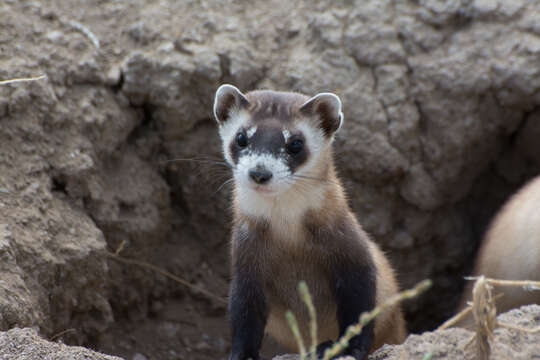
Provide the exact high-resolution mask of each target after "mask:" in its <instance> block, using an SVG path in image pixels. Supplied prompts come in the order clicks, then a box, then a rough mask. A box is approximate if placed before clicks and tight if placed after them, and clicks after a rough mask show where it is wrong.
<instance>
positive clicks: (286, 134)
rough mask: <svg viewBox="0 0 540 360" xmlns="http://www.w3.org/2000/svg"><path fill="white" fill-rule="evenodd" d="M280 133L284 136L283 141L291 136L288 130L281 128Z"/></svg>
mask: <svg viewBox="0 0 540 360" xmlns="http://www.w3.org/2000/svg"><path fill="white" fill-rule="evenodd" d="M282 134H283V137H284V138H285V142H287V140H289V138H290V137H291V132H290V131H289V130H283V131H282Z"/></svg>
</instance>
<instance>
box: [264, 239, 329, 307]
mask: <svg viewBox="0 0 540 360" xmlns="http://www.w3.org/2000/svg"><path fill="white" fill-rule="evenodd" d="M282 240H283V239H280V241H282ZM303 240H305V239H303ZM287 245H288V244H281V246H278V245H276V246H274V247H273V248H272V249H268V252H267V257H266V260H267V261H266V264H265V274H266V276H265V279H264V291H265V294H266V296H267V298H268V300H269V303H270V304H271V306H274V307H276V308H280V309H283V310H293V312H295V313H297V314H298V315H302V314H304V313H305V311H306V308H305V305H304V303H303V301H302V300H301V298H300V296H299V293H298V284H299V282H300V281H305V282H306V284H307V285H308V288H309V290H310V293H311V295H312V298H313V302H314V303H315V306H316V308H317V309H318V311H319V312H332V311H333V307H332V306H329V305H331V303H333V298H334V291H333V287H332V284H335V280H334V274H333V273H332V270H331V268H330V267H329V266H328V259H326V258H325V257H326V256H328V254H327V253H325V252H323V251H321V249H318V248H313V247H308V246H300V247H298V246H297V244H291V246H287ZM305 315H307V313H305Z"/></svg>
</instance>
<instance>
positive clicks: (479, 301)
mask: <svg viewBox="0 0 540 360" xmlns="http://www.w3.org/2000/svg"><path fill="white" fill-rule="evenodd" d="M492 290H493V286H492V285H491V284H490V283H489V282H488V281H486V278H485V277H483V276H480V277H479V278H478V280H476V283H475V284H474V288H473V304H472V313H473V316H474V322H475V330H476V357H477V358H478V359H479V360H488V359H489V354H490V353H491V348H490V346H489V341H493V331H494V330H495V328H496V327H497V308H496V307H495V299H493V295H492V293H491V291H492Z"/></svg>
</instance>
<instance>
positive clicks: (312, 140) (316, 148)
mask: <svg viewBox="0 0 540 360" xmlns="http://www.w3.org/2000/svg"><path fill="white" fill-rule="evenodd" d="M297 128H298V130H300V131H301V132H302V133H303V134H304V137H305V139H306V146H307V147H308V149H309V152H310V156H309V158H308V159H307V160H306V163H305V164H303V165H302V166H301V167H300V168H299V169H298V171H297V173H298V174H299V175H306V176H313V175H314V174H312V173H311V171H312V170H313V168H314V167H315V164H317V161H318V160H319V155H320V154H321V152H323V151H327V150H328V147H329V146H330V143H329V141H328V140H327V139H326V137H325V136H324V133H323V131H322V130H321V129H319V128H314V127H313V125H311V124H310V123H308V122H307V121H303V122H301V123H299V124H298V125H297Z"/></svg>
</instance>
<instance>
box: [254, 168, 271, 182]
mask: <svg viewBox="0 0 540 360" xmlns="http://www.w3.org/2000/svg"><path fill="white" fill-rule="evenodd" d="M249 177H250V178H251V180H253V181H254V182H255V183H257V184H259V185H262V184H266V183H267V182H268V181H270V179H271V178H272V173H271V172H270V171H268V170H266V169H265V168H261V167H256V168H255V169H251V170H249Z"/></svg>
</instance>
